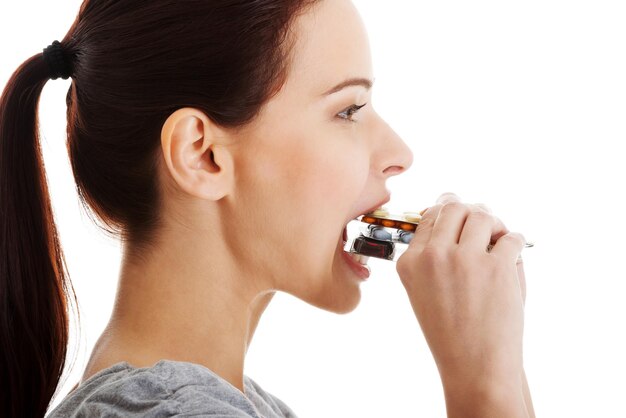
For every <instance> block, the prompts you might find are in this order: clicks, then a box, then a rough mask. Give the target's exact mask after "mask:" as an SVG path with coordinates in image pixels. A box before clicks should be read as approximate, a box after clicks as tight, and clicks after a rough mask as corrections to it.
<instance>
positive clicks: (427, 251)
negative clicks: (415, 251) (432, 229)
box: [420, 244, 446, 265]
mask: <svg viewBox="0 0 626 418" xmlns="http://www.w3.org/2000/svg"><path fill="white" fill-rule="evenodd" d="M420 258H421V259H423V260H424V261H425V262H426V263H427V264H429V265H435V264H439V263H440V262H443V261H444V260H445V258H446V254H445V251H444V250H443V249H441V248H439V247H436V246H434V245H431V244H426V246H424V249H423V250H422V252H421V254H420Z"/></svg>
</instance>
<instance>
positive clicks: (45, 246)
mask: <svg viewBox="0 0 626 418" xmlns="http://www.w3.org/2000/svg"><path fill="white" fill-rule="evenodd" d="M49 72H50V69H49V66H48V64H47V63H46V61H45V60H44V57H43V54H37V55H35V56H33V57H31V58H29V59H28V60H27V61H26V62H24V63H23V64H22V65H21V66H20V67H19V68H18V69H17V71H15V73H13V75H12V77H11V78H10V80H9V82H8V83H7V85H6V87H5V89H4V92H3V93H2V97H1V98H0V388H1V389H0V417H7V418H8V417H16V418H17V417H24V418H30V417H38V418H39V417H43V416H44V415H45V413H46V411H47V409H48V405H49V403H50V401H51V399H52V398H53V396H54V395H55V392H56V389H57V386H58V384H59V380H60V378H61V375H62V374H63V369H64V366H65V358H66V352H67V343H68V334H69V309H68V302H71V300H72V299H70V295H71V297H72V298H73V300H74V302H75V301H76V296H75V294H74V289H73V288H72V285H71V282H70V280H69V277H68V275H67V269H66V264H65V259H64V256H63V252H62V249H61V246H60V243H59V237H58V235H57V229H56V225H55V222H54V217H53V212H52V206H51V204H50V195H49V192H48V184H47V178H46V173H45V169H44V164H43V156H42V153H41V148H40V140H39V132H38V131H39V126H38V118H37V109H38V104H39V97H40V95H41V91H42V90H43V87H44V85H45V84H46V82H47V81H48V79H49V78H50V76H49Z"/></svg>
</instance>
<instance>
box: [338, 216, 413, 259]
mask: <svg viewBox="0 0 626 418" xmlns="http://www.w3.org/2000/svg"><path fill="white" fill-rule="evenodd" d="M421 218H422V217H421V215H420V214H419V213H416V212H404V213H403V214H402V215H394V214H390V213H389V211H387V209H386V208H384V207H383V208H380V209H378V210H376V211H374V212H371V213H367V214H365V215H361V216H360V217H359V218H357V220H356V222H358V232H359V234H358V236H356V237H350V236H348V240H347V241H346V244H345V245H344V251H346V252H349V253H353V254H360V255H362V256H364V257H376V258H380V259H383V260H389V261H396V260H397V259H398V257H400V255H401V254H402V253H403V252H404V251H405V250H406V246H407V244H408V243H409V242H411V239H412V238H413V234H414V232H415V229H416V228H417V225H419V221H420V220H421ZM397 244H401V245H399V246H398V245H397Z"/></svg>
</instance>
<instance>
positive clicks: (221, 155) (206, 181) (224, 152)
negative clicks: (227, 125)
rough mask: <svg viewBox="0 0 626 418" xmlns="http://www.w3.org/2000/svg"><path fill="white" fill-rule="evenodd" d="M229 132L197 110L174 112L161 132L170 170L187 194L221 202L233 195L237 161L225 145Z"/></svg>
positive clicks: (165, 156)
mask: <svg viewBox="0 0 626 418" xmlns="http://www.w3.org/2000/svg"><path fill="white" fill-rule="evenodd" d="M227 135H228V133H227V132H226V131H225V130H223V129H222V128H220V127H219V126H217V125H216V124H215V123H214V122H213V121H211V120H210V119H209V118H208V117H207V116H206V114H204V113H203V112H201V111H199V110H197V109H193V108H183V109H179V110H177V111H176V112H174V113H172V114H171V115H170V116H169V117H168V119H167V120H166V121H165V123H164V125H163V129H162V130H161V147H162V150H163V157H164V159H165V163H166V167H167V171H169V175H170V176H171V177H172V178H173V179H174V181H175V183H176V184H177V185H178V186H179V187H180V188H181V189H182V190H184V191H186V192H187V193H189V194H191V195H193V196H197V197H199V198H202V199H207V200H219V199H221V198H222V197H224V196H225V195H227V194H229V193H230V190H231V187H232V184H233V181H232V179H233V178H234V175H233V172H232V171H233V164H232V162H233V158H232V156H231V155H230V151H229V149H228V148H227V147H226V146H225V144H224V142H225V141H226V140H227Z"/></svg>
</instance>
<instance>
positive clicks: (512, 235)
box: [500, 232, 526, 244]
mask: <svg viewBox="0 0 626 418" xmlns="http://www.w3.org/2000/svg"><path fill="white" fill-rule="evenodd" d="M502 238H504V239H506V240H507V241H508V240H510V241H517V242H520V243H522V244H525V243H526V238H525V237H524V235H522V234H521V233H519V232H509V233H507V234H506V235H503V236H502ZM502 238H500V239H502Z"/></svg>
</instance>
